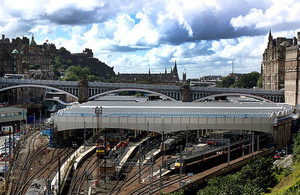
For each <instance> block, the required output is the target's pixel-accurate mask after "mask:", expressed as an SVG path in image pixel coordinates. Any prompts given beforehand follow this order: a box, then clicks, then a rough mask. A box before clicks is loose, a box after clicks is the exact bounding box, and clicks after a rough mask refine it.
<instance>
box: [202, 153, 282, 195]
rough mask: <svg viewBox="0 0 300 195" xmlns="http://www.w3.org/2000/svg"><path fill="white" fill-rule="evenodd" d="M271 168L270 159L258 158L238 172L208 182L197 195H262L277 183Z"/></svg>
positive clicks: (271, 162)
mask: <svg viewBox="0 0 300 195" xmlns="http://www.w3.org/2000/svg"><path fill="white" fill-rule="evenodd" d="M272 167H273V161H272V159H270V158H258V159H256V160H254V161H253V162H252V163H250V164H248V165H246V166H244V167H243V168H242V170H241V171H240V172H237V173H235V174H232V175H226V176H223V177H216V178H214V179H211V180H209V182H208V184H207V186H206V187H205V188H204V189H201V190H199V191H198V193H197V194H198V195H204V194H205V195H206V194H208V195H210V194H211V195H213V194H220V195H221V194H234V195H235V194H236V195H238V194H262V193H263V192H265V191H266V190H267V189H268V188H269V187H273V186H274V185H275V184H276V182H277V181H276V178H275V174H274V171H273V169H272Z"/></svg>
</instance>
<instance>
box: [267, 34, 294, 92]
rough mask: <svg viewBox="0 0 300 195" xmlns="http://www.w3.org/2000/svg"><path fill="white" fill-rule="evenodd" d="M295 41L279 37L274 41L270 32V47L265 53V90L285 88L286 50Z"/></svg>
mask: <svg viewBox="0 0 300 195" xmlns="http://www.w3.org/2000/svg"><path fill="white" fill-rule="evenodd" d="M293 44H294V43H293V39H287V38H285V37H278V38H276V39H273V36H272V34H271V30H270V32H269V41H268V46H267V48H266V49H265V51H264V53H263V61H262V66H263V88H264V89H268V90H279V89H283V88H284V77H285V50H286V48H287V47H290V46H291V45H293Z"/></svg>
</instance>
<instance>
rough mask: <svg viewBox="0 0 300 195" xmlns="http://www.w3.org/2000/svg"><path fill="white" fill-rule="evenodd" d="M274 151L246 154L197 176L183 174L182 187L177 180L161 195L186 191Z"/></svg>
mask: <svg viewBox="0 0 300 195" xmlns="http://www.w3.org/2000/svg"><path fill="white" fill-rule="evenodd" d="M274 151H275V149H274V148H271V149H269V150H260V151H256V152H254V153H253V154H248V155H245V156H242V157H240V158H237V159H235V160H232V161H231V162H230V165H228V163H223V164H221V165H218V166H215V167H213V168H210V169H207V170H206V171H203V172H201V173H199V174H192V175H190V174H183V183H184V185H183V186H180V185H179V180H178V181H177V182H174V183H173V184H172V185H169V186H168V188H165V189H163V190H162V193H163V194H168V193H171V192H174V191H178V190H180V189H187V188H189V187H190V186H195V185H199V184H201V183H202V182H204V181H207V180H208V179H211V178H213V177H217V176H220V175H222V174H225V173H227V172H230V171H233V170H236V169H238V168H239V167H241V166H244V165H246V164H247V163H249V162H250V161H251V160H253V159H254V158H257V157H261V156H266V155H270V154H273V153H274ZM154 194H159V191H157V192H156V193H154Z"/></svg>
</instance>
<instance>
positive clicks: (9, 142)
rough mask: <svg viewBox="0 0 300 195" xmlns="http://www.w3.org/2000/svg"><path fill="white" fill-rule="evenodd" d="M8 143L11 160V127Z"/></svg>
mask: <svg viewBox="0 0 300 195" xmlns="http://www.w3.org/2000/svg"><path fill="white" fill-rule="evenodd" d="M8 144H9V147H8V155H9V157H8V159H9V162H10V160H11V155H10V154H11V129H10V128H9V137H8Z"/></svg>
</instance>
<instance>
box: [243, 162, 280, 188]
mask: <svg viewBox="0 0 300 195" xmlns="http://www.w3.org/2000/svg"><path fill="white" fill-rule="evenodd" d="M239 173H240V176H239V179H240V180H241V182H245V183H250V184H251V185H255V186H257V187H258V188H261V189H267V188H269V187H273V186H275V185H276V182H277V180H276V177H275V174H274V169H273V160H272V159H271V158H258V159H256V160H254V161H253V162H252V163H250V164H248V165H246V166H244V167H243V168H242V170H241V171H240V172H239Z"/></svg>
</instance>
